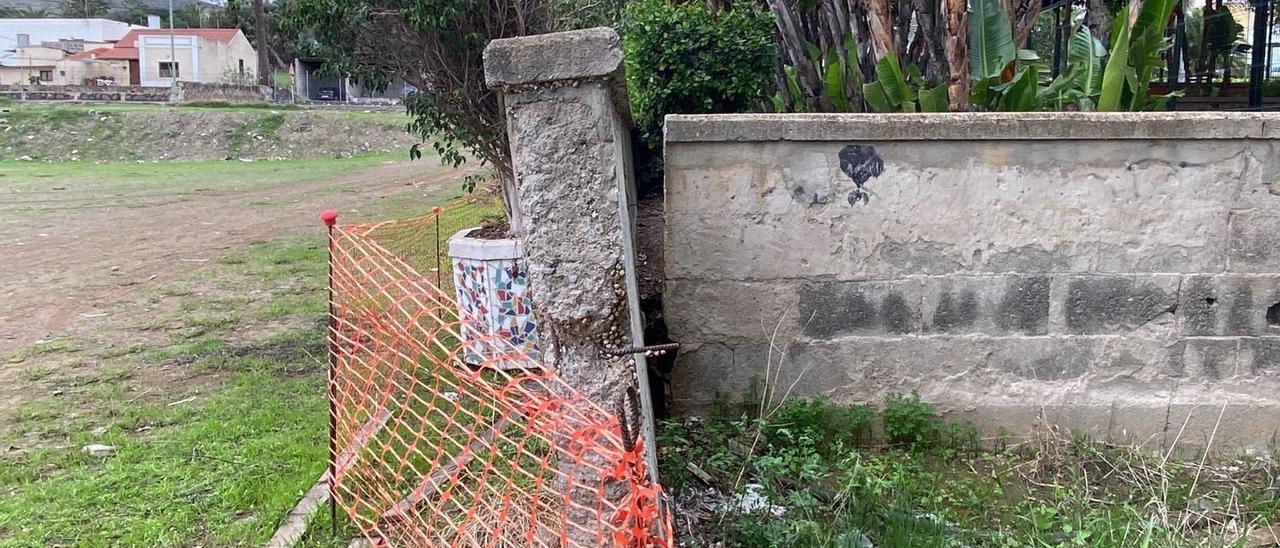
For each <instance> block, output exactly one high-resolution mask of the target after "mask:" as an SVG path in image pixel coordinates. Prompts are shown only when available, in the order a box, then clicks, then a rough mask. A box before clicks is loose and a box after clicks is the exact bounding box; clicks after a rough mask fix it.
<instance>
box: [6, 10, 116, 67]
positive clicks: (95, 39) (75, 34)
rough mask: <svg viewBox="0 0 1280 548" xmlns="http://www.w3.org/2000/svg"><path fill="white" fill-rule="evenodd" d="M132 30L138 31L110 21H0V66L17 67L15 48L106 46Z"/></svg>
mask: <svg viewBox="0 0 1280 548" xmlns="http://www.w3.org/2000/svg"><path fill="white" fill-rule="evenodd" d="M133 28H138V27H136V26H134V25H130V24H128V23H121V22H119V21H112V20H110V19H0V65H3V66H16V65H15V63H17V59H16V58H15V52H16V51H17V50H18V48H26V47H39V46H40V45H41V44H44V43H45V42H65V41H83V42H88V43H90V44H109V43H112V42H115V41H116V40H119V39H120V38H122V37H124V35H125V34H128V32H129V30H130V29H133ZM72 53H75V52H72Z"/></svg>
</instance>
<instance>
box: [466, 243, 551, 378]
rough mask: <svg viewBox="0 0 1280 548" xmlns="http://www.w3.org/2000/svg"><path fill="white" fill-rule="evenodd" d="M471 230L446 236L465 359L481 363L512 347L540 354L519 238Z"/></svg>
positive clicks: (508, 366) (534, 355) (500, 364)
mask: <svg viewBox="0 0 1280 548" xmlns="http://www.w3.org/2000/svg"><path fill="white" fill-rule="evenodd" d="M474 230H476V229H475V228H468V229H465V230H462V231H460V232H458V233H457V234H454V235H453V236H452V237H451V238H449V257H450V258H452V259H453V285H454V288H455V290H456V292H457V298H458V318H459V320H461V322H462V325H463V328H462V346H463V352H464V355H465V359H466V360H467V363H471V364H475V365H481V364H483V363H485V362H486V361H489V360H490V359H491V357H492V356H494V355H495V354H499V355H500V354H509V353H511V352H513V351H519V352H523V353H525V354H527V355H528V357H529V358H531V359H533V360H534V361H537V360H540V359H541V357H542V356H541V353H540V352H539V351H538V330H537V322H536V321H535V320H534V318H533V309H532V307H531V305H530V302H529V285H528V276H527V275H526V273H525V268H524V250H523V249H521V244H520V240H514V239H502V240H488V239H481V238H472V237H470V236H468V235H469V234H470V233H471V232H472V231H474ZM499 341H501V342H499ZM527 364H528V361H527V360H524V361H523V362H520V363H519V364H517V363H514V362H512V363H504V362H501V361H499V362H498V363H497V365H498V367H500V368H504V369H512V368H521V367H524V366H526V365H527Z"/></svg>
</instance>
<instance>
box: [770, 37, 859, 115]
mask: <svg viewBox="0 0 1280 548" xmlns="http://www.w3.org/2000/svg"><path fill="white" fill-rule="evenodd" d="M804 45H805V50H806V51H807V52H808V54H809V61H810V62H811V63H813V66H814V67H815V68H816V69H817V70H818V72H819V74H821V75H822V90H821V92H822V94H821V96H820V97H810V96H809V95H808V94H806V93H805V92H804V90H803V86H801V85H800V78H799V75H798V74H797V73H796V68H795V67H793V66H791V65H789V64H784V65H783V67H782V69H783V79H784V86H783V88H784V89H781V90H778V92H777V93H775V94H774V95H773V97H771V98H770V101H772V102H773V109H774V111H775V112H813V111H834V112H857V111H861V110H862V109H861V103H862V97H861V90H862V69H861V67H860V66H859V64H858V42H857V40H856V39H855V38H854V37H853V35H852V34H845V35H844V40H843V43H842V45H841V49H837V48H835V47H832V48H830V49H828V50H827V51H826V52H821V51H820V50H819V49H818V46H817V45H816V44H814V43H812V42H805V44H804Z"/></svg>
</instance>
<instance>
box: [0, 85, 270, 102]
mask: <svg viewBox="0 0 1280 548" xmlns="http://www.w3.org/2000/svg"><path fill="white" fill-rule="evenodd" d="M269 94H270V90H269V88H266V87H262V86H241V85H235V84H202V83H199V82H178V101H179V102H184V103H190V102H194V101H226V102H231V103H263V102H266V101H267V99H268V98H269V97H270V95H269ZM0 97H4V98H8V99H13V100H15V101H83V102H107V101H127V102H131V103H166V102H169V98H170V94H169V88H167V87H144V86H0Z"/></svg>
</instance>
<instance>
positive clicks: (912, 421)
mask: <svg viewBox="0 0 1280 548" xmlns="http://www.w3.org/2000/svg"><path fill="white" fill-rule="evenodd" d="M941 427H942V425H941V422H940V421H939V420H938V417H937V416H936V415H935V414H934V411H933V406H932V405H929V404H928V403H925V402H922V401H920V394H918V393H916V392H912V393H911V395H910V396H904V395H902V394H889V395H888V396H887V397H885V400H884V435H885V439H886V440H887V441H888V442H889V443H891V444H895V445H906V446H910V447H929V446H933V445H936V444H937V443H938V437H939V434H940V433H941Z"/></svg>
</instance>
